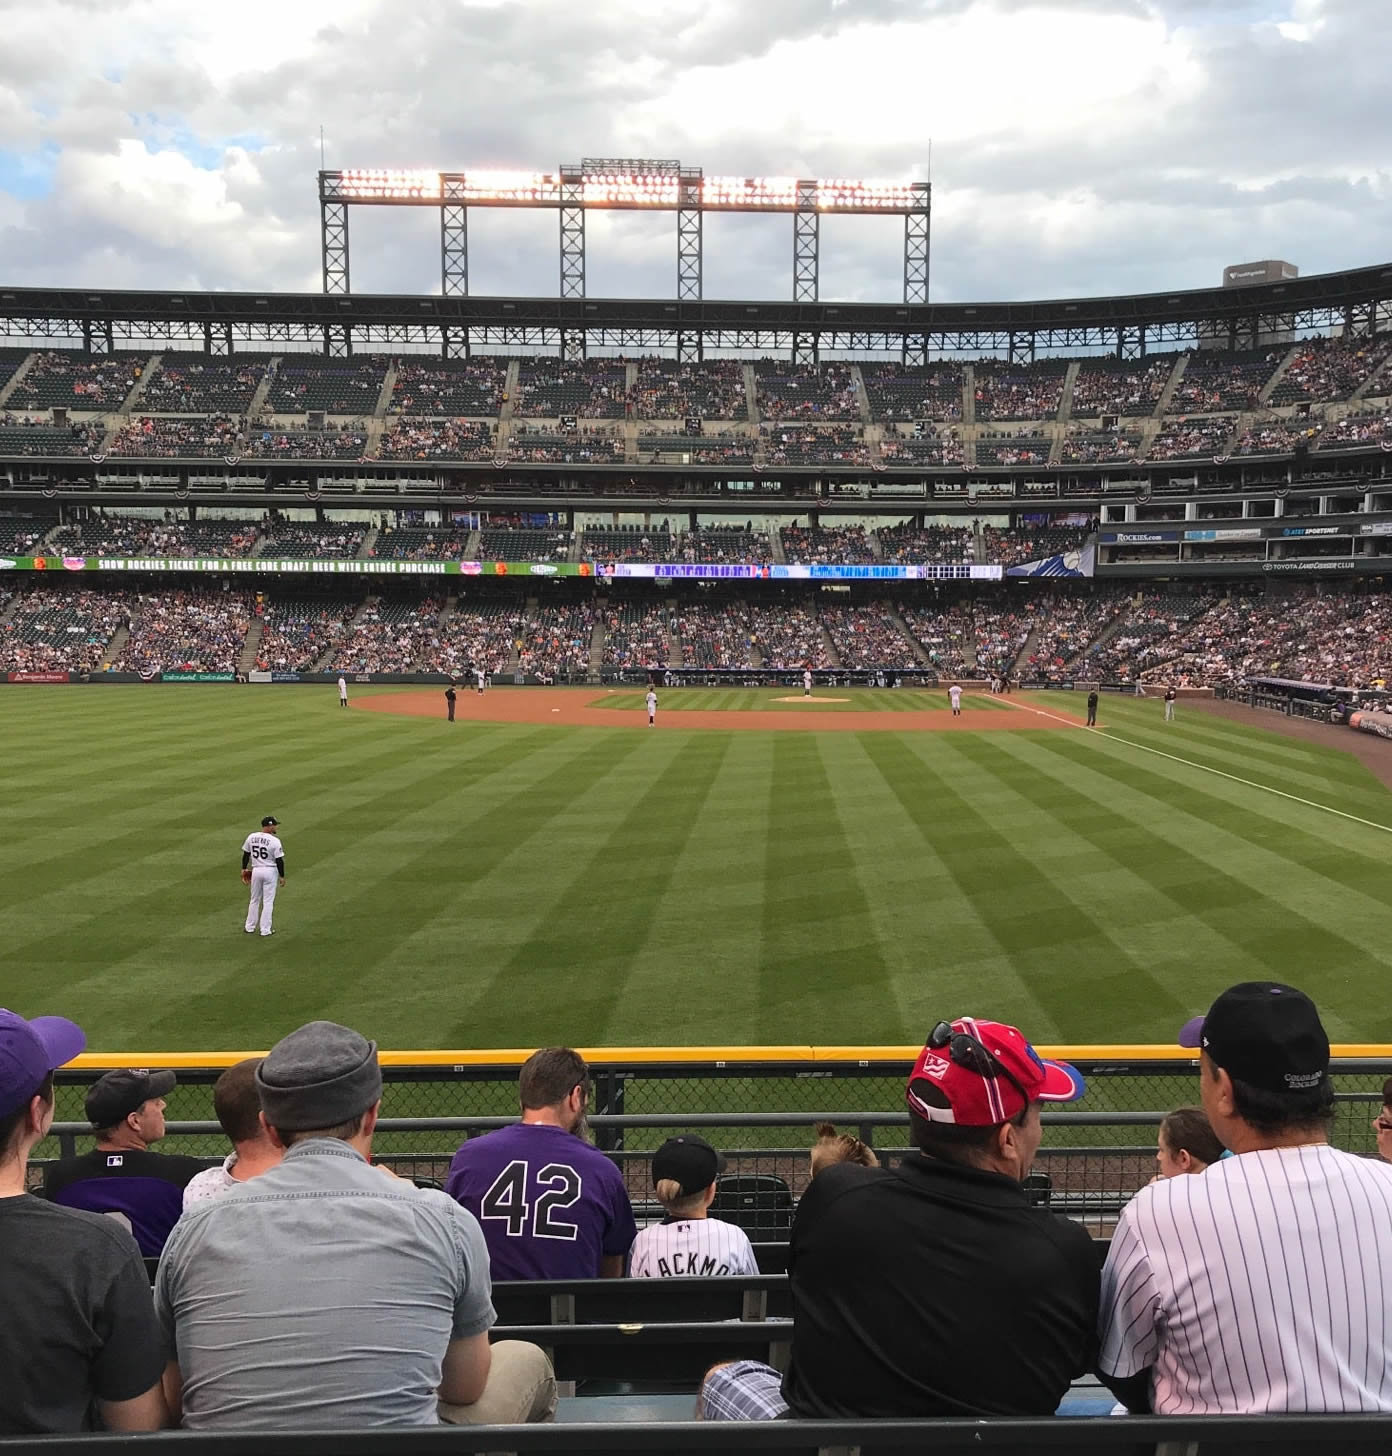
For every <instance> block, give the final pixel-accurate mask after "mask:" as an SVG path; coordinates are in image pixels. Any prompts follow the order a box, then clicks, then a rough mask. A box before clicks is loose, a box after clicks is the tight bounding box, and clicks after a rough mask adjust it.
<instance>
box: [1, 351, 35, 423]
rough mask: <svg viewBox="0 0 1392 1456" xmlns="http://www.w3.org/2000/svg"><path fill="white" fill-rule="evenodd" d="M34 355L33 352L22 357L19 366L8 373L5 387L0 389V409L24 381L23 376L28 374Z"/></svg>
mask: <svg viewBox="0 0 1392 1456" xmlns="http://www.w3.org/2000/svg"><path fill="white" fill-rule="evenodd" d="M35 357H36V355H35V354H28V355H26V356H25V358H24V362H23V363H22V364H21V365H20V366H19V368H18V369H16V370H15V372H14V373H13V374H12V375H10V378H9V381H8V382H7V383H6V385H5V387H4V388H3V389H0V409H4V407H5V406H6V405H7V404H8V403H9V402H10V396H11V395H12V394H13V393H14V392H15V390H17V389H18V388H19V386H20V385H21V384H22V383H23V382H24V376H25V375H26V374H28V372H29V370H30V368H31V367H32V365H33V363H34V359H35Z"/></svg>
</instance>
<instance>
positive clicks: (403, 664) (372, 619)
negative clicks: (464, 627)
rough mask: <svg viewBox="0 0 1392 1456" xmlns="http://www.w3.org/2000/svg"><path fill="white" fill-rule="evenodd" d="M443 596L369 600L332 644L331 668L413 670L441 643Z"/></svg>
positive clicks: (363, 670)
mask: <svg viewBox="0 0 1392 1456" xmlns="http://www.w3.org/2000/svg"><path fill="white" fill-rule="evenodd" d="M443 605H444V603H443V601H442V600H441V599H440V598H439V597H426V598H424V599H423V600H420V601H390V600H387V599H385V598H380V599H378V600H377V601H374V602H369V603H368V604H367V605H366V606H364V607H363V608H362V610H361V611H360V612H358V613H357V615H356V616H355V617H354V618H353V619H352V621H351V622H350V623H349V624H348V625H347V626H346V627H345V629H344V631H343V633H342V634H341V635H340V636H338V637H337V638H336V639H335V640H334V642H333V645H332V650H331V652H330V654H329V659H328V664H327V670H328V671H329V672H343V673H357V672H367V673H372V672H410V671H411V669H412V668H414V667H415V666H416V665H417V664H418V662H419V661H420V660H421V659H422V658H423V657H426V656H428V655H429V654H430V653H431V652H433V651H435V650H437V649H438V648H439V646H440V609H441V608H442V607H443Z"/></svg>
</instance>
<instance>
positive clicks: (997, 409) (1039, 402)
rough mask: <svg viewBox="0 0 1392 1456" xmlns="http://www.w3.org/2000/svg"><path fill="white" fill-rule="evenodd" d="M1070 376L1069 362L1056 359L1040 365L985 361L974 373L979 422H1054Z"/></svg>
mask: <svg viewBox="0 0 1392 1456" xmlns="http://www.w3.org/2000/svg"><path fill="white" fill-rule="evenodd" d="M1067 372H1068V365H1067V362H1066V361H1061V360H1055V359H1050V360H1045V361H1041V362H1039V363H1036V364H1004V363H996V362H995V361H992V360H983V361H981V362H980V363H978V364H976V365H975V366H974V368H973V370H972V377H973V380H974V382H975V387H976V418H977V420H978V421H981V420H1052V419H1054V418H1055V416H1057V414H1058V409H1059V402H1060V400H1062V398H1063V381H1064V376H1065V375H1066V374H1067Z"/></svg>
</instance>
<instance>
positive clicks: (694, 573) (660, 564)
mask: <svg viewBox="0 0 1392 1456" xmlns="http://www.w3.org/2000/svg"><path fill="white" fill-rule="evenodd" d="M595 575H596V576H599V577H612V578H616V579H627V578H643V579H647V580H659V581H664V580H665V581H693V580H695V581H732V580H733V581H1000V580H1001V579H1002V578H1003V577H1004V575H1005V568H1004V567H1001V566H970V565H965V564H959V563H955V562H954V563H951V564H943V563H935V564H932V565H928V566H889V565H884V566H881V565H865V566H840V565H828V566H790V565H786V564H784V563H772V564H769V563H764V564H761V565H751V564H746V563H736V564H731V563H728V562H722V563H719V564H716V563H705V562H688V561H656V562H644V561H615V562H603V563H600V564H598V565H597V566H596V567H595Z"/></svg>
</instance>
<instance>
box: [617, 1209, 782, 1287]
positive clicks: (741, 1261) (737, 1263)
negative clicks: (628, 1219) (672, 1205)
mask: <svg viewBox="0 0 1392 1456" xmlns="http://www.w3.org/2000/svg"><path fill="white" fill-rule="evenodd" d="M628 1272H629V1273H630V1275H632V1276H633V1278H635V1279H646V1278H669V1277H672V1276H674V1275H679V1274H696V1275H706V1276H715V1275H718V1274H757V1273H758V1272H759V1264H758V1260H756V1259H755V1257H754V1249H753V1246H752V1245H751V1244H750V1242H749V1236H748V1235H747V1234H746V1233H745V1232H744V1230H743V1229H742V1228H739V1227H737V1226H736V1225H735V1224H732V1223H725V1222H724V1221H723V1220H722V1219H718V1218H687V1219H677V1220H673V1221H665V1222H663V1223H655V1224H652V1225H651V1226H649V1227H648V1228H645V1229H643V1230H642V1231H641V1232H640V1233H639V1235H638V1237H637V1238H636V1239H634V1241H633V1252H632V1255H631V1256H630V1258H629V1271H628Z"/></svg>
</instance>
